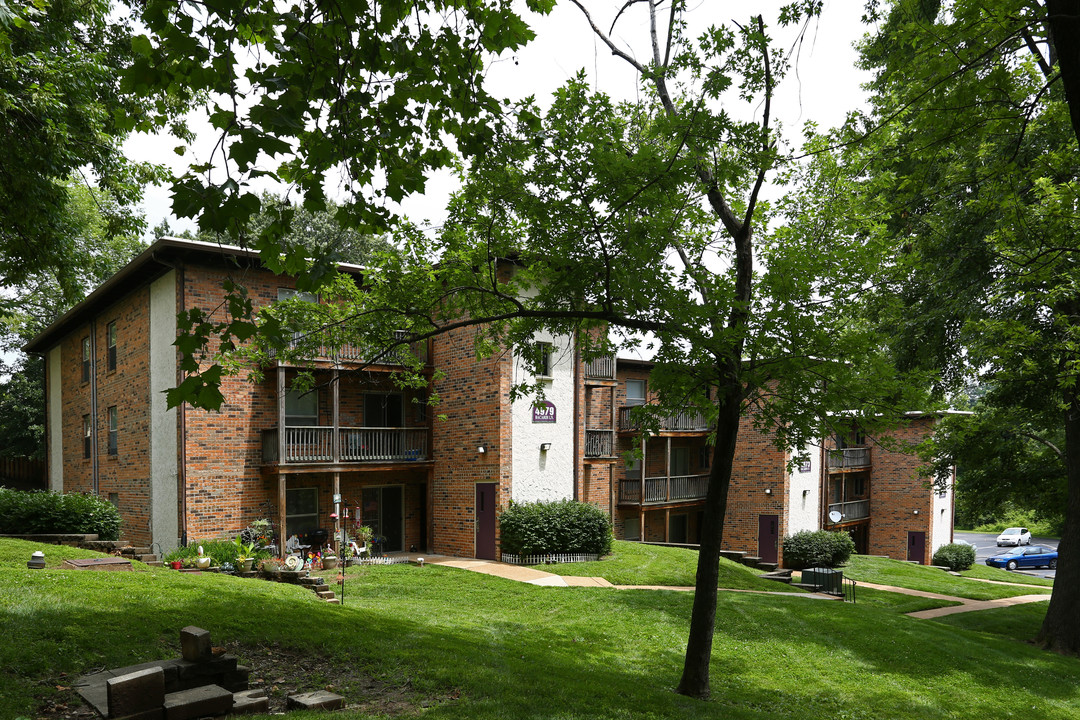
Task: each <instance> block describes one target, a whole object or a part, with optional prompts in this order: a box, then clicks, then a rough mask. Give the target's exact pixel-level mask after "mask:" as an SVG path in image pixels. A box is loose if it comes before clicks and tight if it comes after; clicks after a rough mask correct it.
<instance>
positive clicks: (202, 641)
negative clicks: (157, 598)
mask: <svg viewBox="0 0 1080 720" xmlns="http://www.w3.org/2000/svg"><path fill="white" fill-rule="evenodd" d="M180 654H181V655H182V656H183V657H184V659H185V660H187V661H188V662H201V661H204V660H209V659H210V658H212V657H213V654H212V650H211V647H210V631H209V630H203V629H202V628H197V627H195V626H194V625H188V626H187V627H186V628H184V629H183V630H181V631H180Z"/></svg>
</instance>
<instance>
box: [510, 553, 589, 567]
mask: <svg viewBox="0 0 1080 720" xmlns="http://www.w3.org/2000/svg"><path fill="white" fill-rule="evenodd" d="M599 559H600V556H599V555H589V554H586V553H579V554H570V553H560V554H552V555H525V556H518V555H513V554H511V553H503V554H502V561H503V562H504V563H508V564H510V565H554V564H555V563H574V562H593V561H595V560H599Z"/></svg>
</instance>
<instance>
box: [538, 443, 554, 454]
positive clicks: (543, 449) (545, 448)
mask: <svg viewBox="0 0 1080 720" xmlns="http://www.w3.org/2000/svg"><path fill="white" fill-rule="evenodd" d="M550 449H551V443H540V452H547V451H548V450H550Z"/></svg>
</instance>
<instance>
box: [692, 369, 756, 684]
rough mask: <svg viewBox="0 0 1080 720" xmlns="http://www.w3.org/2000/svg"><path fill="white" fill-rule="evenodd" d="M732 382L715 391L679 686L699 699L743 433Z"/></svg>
mask: <svg viewBox="0 0 1080 720" xmlns="http://www.w3.org/2000/svg"><path fill="white" fill-rule="evenodd" d="M728 383H729V385H730V386H729V387H727V388H720V389H719V392H718V393H717V394H718V395H719V397H718V399H717V404H718V406H719V409H720V416H719V417H718V418H717V420H716V446H715V450H714V451H713V464H712V470H711V471H710V473H709V491H708V493H707V494H706V496H705V515H704V519H703V521H702V526H701V547H700V550H699V552H698V566H697V581H696V583H697V584H696V590H695V592H694V608H693V611H692V612H691V615H690V637H689V639H688V640H687V642H686V658H685V660H684V661H683V674H682V679H681V680H679V687H678V688H677V689H676V691H677V692H679V693H681V694H683V695H688V696H690V697H695V698H707V697H708V696H709V661H710V660H711V659H712V644H713V630H714V629H715V628H716V598H717V589H716V586H717V583H718V582H719V576H720V545H721V543H722V542H723V539H724V516H725V514H726V513H727V498H728V488H729V487H730V485H731V465H732V462H733V461H734V460H735V442H736V440H738V437H739V417H740V409H741V404H742V392H743V388H742V386H741V384H739V382H738V381H737V378H735V377H733V378H731V379H729V380H728Z"/></svg>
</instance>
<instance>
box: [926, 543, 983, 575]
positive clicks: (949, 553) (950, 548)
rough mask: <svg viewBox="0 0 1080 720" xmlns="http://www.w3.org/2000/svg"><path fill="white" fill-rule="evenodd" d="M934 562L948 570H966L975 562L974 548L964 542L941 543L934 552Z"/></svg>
mask: <svg viewBox="0 0 1080 720" xmlns="http://www.w3.org/2000/svg"><path fill="white" fill-rule="evenodd" d="M934 564H935V565H941V566H943V567H947V568H949V569H950V570H967V569H968V568H970V567H971V566H972V565H974V564H975V548H974V547H973V546H971V545H967V544H965V543H950V544H948V545H942V546H941V547H939V548H938V549H937V552H936V553H934Z"/></svg>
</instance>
